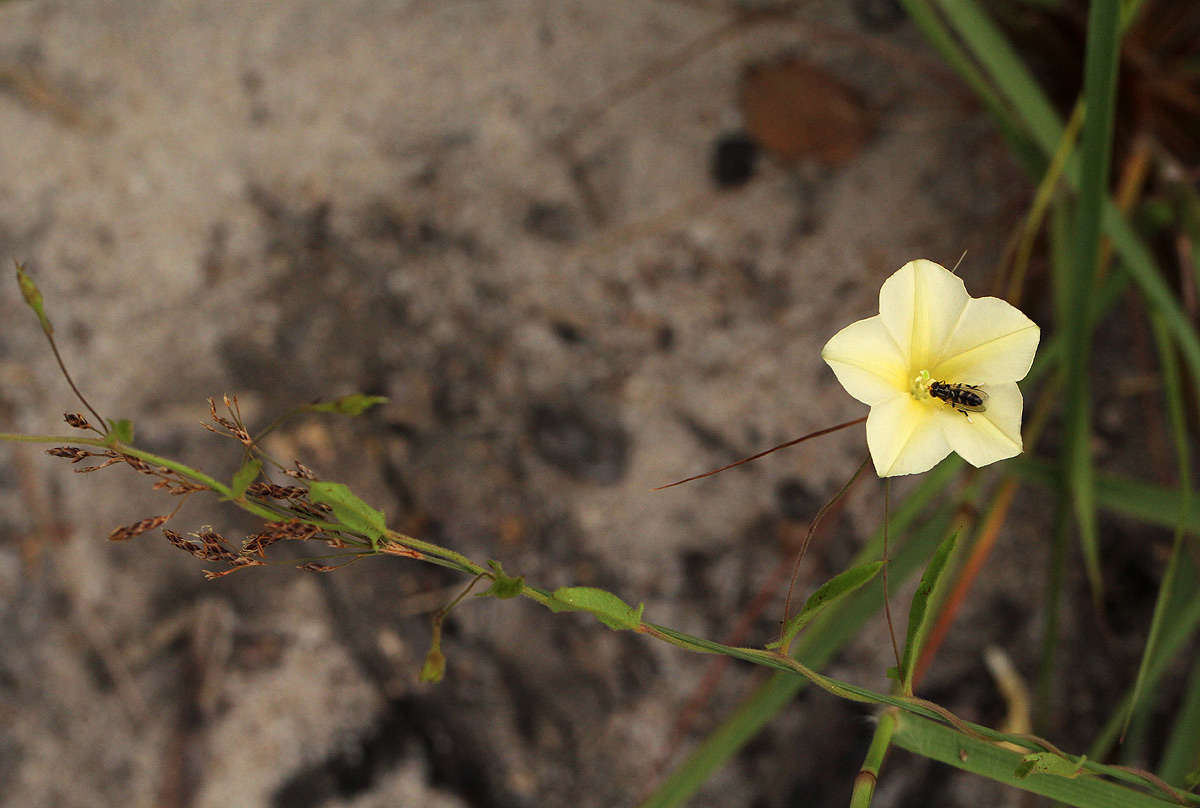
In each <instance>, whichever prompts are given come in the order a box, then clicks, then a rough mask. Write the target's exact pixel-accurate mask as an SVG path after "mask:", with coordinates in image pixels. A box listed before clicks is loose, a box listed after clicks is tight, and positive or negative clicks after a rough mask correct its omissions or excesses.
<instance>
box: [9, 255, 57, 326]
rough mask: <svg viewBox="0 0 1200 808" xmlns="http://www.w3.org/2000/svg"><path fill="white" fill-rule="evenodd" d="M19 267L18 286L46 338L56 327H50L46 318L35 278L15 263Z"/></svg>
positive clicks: (23, 267) (19, 264)
mask: <svg viewBox="0 0 1200 808" xmlns="http://www.w3.org/2000/svg"><path fill="white" fill-rule="evenodd" d="M13 263H14V264H16V265H17V285H18V286H20V287H21V296H22V297H24V298H25V302H26V303H27V304H28V305H29V308H31V309H33V313H34V314H36V315H37V318H38V322H39V323H41V325H42V331H44V332H45V333H46V336H50V335H51V334H53V333H54V326H52V325H50V318H49V317H47V316H46V309H45V307H44V306H43V305H42V293H41V291H40V290H39V289H38V288H37V284H36V283H34V282H33V278H31V277H29V274H28V273H26V272H25V266H24V265H23V264H21V263H20V262H19V261H13Z"/></svg>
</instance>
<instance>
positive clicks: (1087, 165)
mask: <svg viewBox="0 0 1200 808" xmlns="http://www.w3.org/2000/svg"><path fill="white" fill-rule="evenodd" d="M1119 19H1120V12H1119V9H1118V6H1117V0H1092V3H1091V6H1090V8H1089V11H1088V32H1087V56H1086V60H1085V64H1084V85H1083V92H1084V109H1085V115H1084V121H1083V138H1082V140H1083V142H1082V146H1081V151H1082V172H1083V173H1082V176H1081V178H1080V181H1079V200H1078V204H1077V206H1076V218H1075V227H1074V233H1073V234H1072V239H1073V242H1074V255H1073V257H1074V260H1073V261H1072V262H1071V266H1070V270H1069V272H1068V275H1067V281H1066V284H1065V286H1066V293H1067V300H1066V301H1064V303H1063V305H1062V306H1061V307H1060V311H1061V312H1062V313H1063V315H1064V317H1065V318H1066V319H1065V322H1064V323H1063V331H1064V332H1065V333H1066V340H1067V341H1066V355H1065V356H1064V357H1063V361H1064V371H1065V373H1066V405H1065V408H1066V433H1067V434H1066V446H1065V451H1064V458H1063V460H1064V469H1063V470H1064V472H1065V473H1066V478H1067V484H1068V488H1069V490H1070V494H1071V503H1072V505H1073V506H1074V510H1075V521H1076V524H1077V526H1078V528H1079V540H1080V544H1081V546H1082V548H1083V557H1084V562H1085V566H1086V568H1087V574H1088V580H1089V582H1090V583H1091V588H1092V599H1093V601H1094V602H1095V604H1096V606H1097V608H1099V607H1100V605H1101V601H1102V598H1103V591H1104V587H1103V582H1102V580H1101V576H1100V550H1099V538H1098V537H1097V533H1096V494H1095V469H1094V468H1093V466H1092V453H1091V438H1092V429H1091V427H1092V420H1091V412H1092V394H1091V385H1090V380H1091V368H1090V364H1091V353H1092V352H1091V342H1092V340H1091V336H1092V328H1091V322H1092V320H1091V316H1090V311H1089V308H1090V307H1089V301H1090V300H1091V299H1092V295H1091V292H1092V288H1093V286H1094V284H1095V282H1096V274H1097V269H1098V267H1099V261H1100V224H1101V216H1102V214H1103V210H1104V202H1105V200H1107V199H1108V178H1109V166H1110V163H1111V162H1112V137H1113V116H1114V114H1115V109H1116V94H1117V89H1116V87H1117V60H1118V58H1119V56H1120V31H1119V26H1118V22H1119Z"/></svg>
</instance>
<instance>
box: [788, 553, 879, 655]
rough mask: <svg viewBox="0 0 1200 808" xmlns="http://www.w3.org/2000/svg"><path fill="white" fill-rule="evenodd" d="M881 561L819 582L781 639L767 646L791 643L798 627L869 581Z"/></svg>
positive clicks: (876, 572) (798, 630) (790, 621)
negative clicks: (818, 585)
mask: <svg viewBox="0 0 1200 808" xmlns="http://www.w3.org/2000/svg"><path fill="white" fill-rule="evenodd" d="M883 563H884V562H882V561H871V562H868V563H866V564H860V565H858V566H857V567H851V568H850V569H848V570H846V571H845V572H842V573H839V574H838V575H835V576H834V577H833V578H830V579H829V580H828V581H826V582H825V583H823V584H821V586H820V587H819V588H818V589H817V591H816V592H813V593H812V594H811V595H809V598H808V600H806V601H805V602H804V608H802V609H801V610H800V612H799V613H798V614H795V615H793V616H792V617H790V618H788V621H787V625H786V626H785V627H784V629H783V639H782V640H781V641H777V642H773V643H771V644H770V645H768V646H767V648H783V649H786V648H787V647H788V646H789V645H791V644H792V640H793V639H794V638H795V636H796V634H798V633H799V632H800V629H802V628H804V627H805V626H807V625H808V624H809V623H810V622H811V621H812V620H813V618H815V617H816V616H817V615H819V614H820V613H821V611H822V610H824V609H825V608H826V607H827V606H832V605H833V604H834V603H837V602H838V601H839V600H841V599H842V598H844V597H846V596H847V595H849V594H851V593H852V592H855V591H857V590H858V589H859V587H861V586H863V585H864V584H867V583H869V582H870V581H871V580H872V579H873V578H874V577H875V576H876V575H878V574H879V571H880V570H881V569H883ZM785 653H786V651H785Z"/></svg>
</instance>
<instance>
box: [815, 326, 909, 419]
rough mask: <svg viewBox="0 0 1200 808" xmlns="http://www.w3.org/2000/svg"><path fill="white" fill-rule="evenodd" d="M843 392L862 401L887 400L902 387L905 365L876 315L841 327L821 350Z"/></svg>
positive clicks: (874, 402) (869, 402)
mask: <svg viewBox="0 0 1200 808" xmlns="http://www.w3.org/2000/svg"><path fill="white" fill-rule="evenodd" d="M821 358H822V359H824V360H825V361H826V362H827V363H828V364H829V367H831V368H833V372H834V374H835V375H836V376H837V379H838V381H839V382H841V383H842V387H845V388H846V392H847V393H849V394H850V395H852V396H854V397H855V398H857V399H858V400H859V401H861V402H862V403H863V404H872V405H873V404H878V403H879V402H881V401H887V400H888V399H889V398H892V397H893V396H895V395H896V394H897V393H898V392H901V391H903V390H904V389H906V384H907V383H908V380H907V378H906V377H907V375H908V367H907V364H906V363H905V361H904V356H903V355H902V354H901V353H900V349H899V348H897V347H896V343H895V342H894V341H893V340H892V338H891V336H890V335H889V334H888V332H887V329H886V328H884V327H883V322H882V321H881V320H880V319H879V317H877V316H876V317H868V318H867V319H865V320H859V321H858V322H856V323H851V324H850V325H848V326H846V327H845V328H843V329H842V330H841V331H839V332H837V333H836V334H834V335H833V337H832V338H831V339H830V340H829V342H827V343H825V347H824V348H822V349H821Z"/></svg>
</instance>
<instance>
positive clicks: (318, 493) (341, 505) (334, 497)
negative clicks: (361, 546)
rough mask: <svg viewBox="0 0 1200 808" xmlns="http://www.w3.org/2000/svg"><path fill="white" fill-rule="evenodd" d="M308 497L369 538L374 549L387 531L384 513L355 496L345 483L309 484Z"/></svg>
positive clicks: (352, 529)
mask: <svg viewBox="0 0 1200 808" xmlns="http://www.w3.org/2000/svg"><path fill="white" fill-rule="evenodd" d="M308 496H309V498H310V499H311V500H312V501H313V502H316V503H318V504H322V505H328V506H329V507H331V508H333V516H334V518H335V519H337V520H338V521H339V522H341V523H342V524H343V525H345V526H346V527H347V528H348V529H350V530H351V531H353V532H355V533H361V534H362V535H364V536H366V537H367V538H369V539H370V540H371V547H373V548H374V547H376V546H377V545H378V543H379V538H380V536H382V535H383V532H384V531H385V530H387V524H386V523H385V522H384V519H383V511H377V510H375V509H374V508H372V507H371V506H370V505H368V504H367V503H365V502H363V501H362V500H361V499H359V498H358V497H356V496H354V494H352V493H350V489H349V488H348V487H347V486H346V485H344V484H343V483H323V482H311V483H309V484H308Z"/></svg>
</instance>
